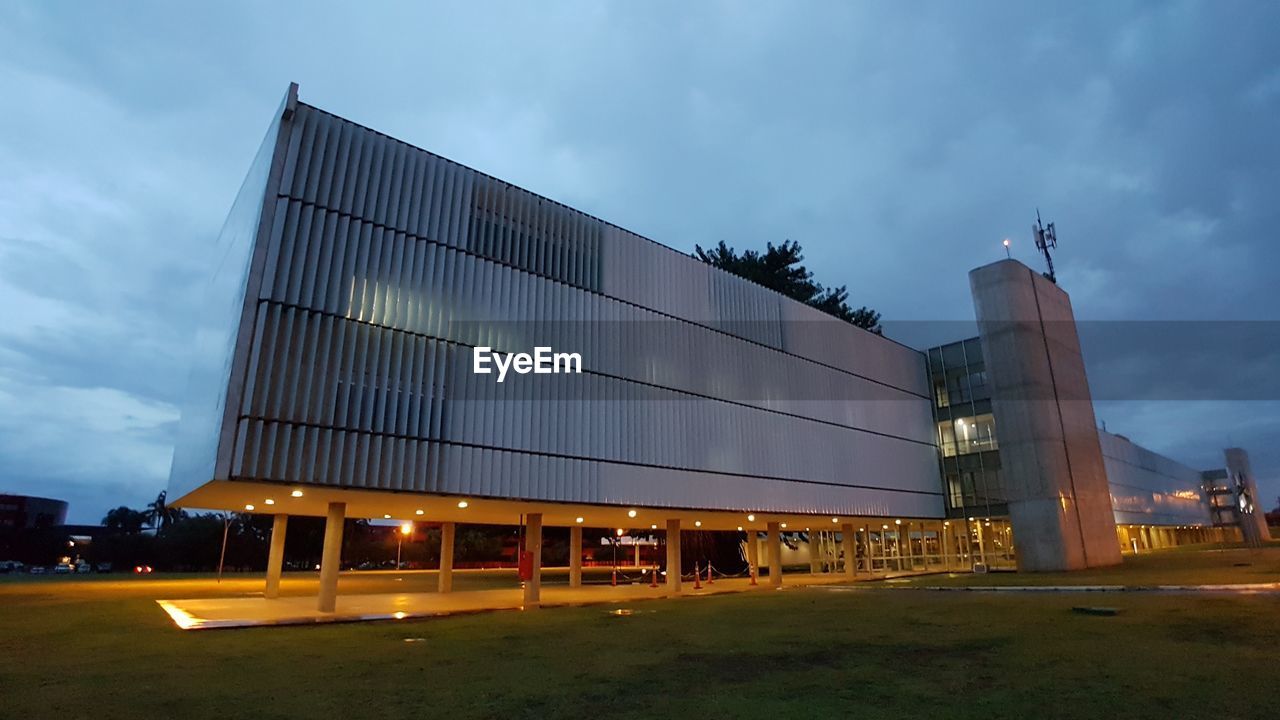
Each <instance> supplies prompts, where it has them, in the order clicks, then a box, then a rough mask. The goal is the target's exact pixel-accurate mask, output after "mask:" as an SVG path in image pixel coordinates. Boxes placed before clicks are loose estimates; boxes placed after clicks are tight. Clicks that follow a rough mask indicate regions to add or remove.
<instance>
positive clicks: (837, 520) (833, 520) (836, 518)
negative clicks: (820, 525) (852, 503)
mask: <svg viewBox="0 0 1280 720" xmlns="http://www.w3.org/2000/svg"><path fill="white" fill-rule="evenodd" d="M831 522H840V518H838V517H834V518H831Z"/></svg>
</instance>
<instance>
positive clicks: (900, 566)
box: [893, 523, 907, 572]
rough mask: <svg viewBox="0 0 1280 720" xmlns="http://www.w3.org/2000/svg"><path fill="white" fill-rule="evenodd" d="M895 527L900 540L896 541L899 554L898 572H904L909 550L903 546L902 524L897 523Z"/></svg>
mask: <svg viewBox="0 0 1280 720" xmlns="http://www.w3.org/2000/svg"><path fill="white" fill-rule="evenodd" d="M893 527H894V529H895V531H896V532H897V534H898V542H896V543H894V545H895V549H896V550H897V555H898V572H902V570H903V568H904V567H905V566H906V562H905V560H906V555H907V551H906V550H905V549H904V548H903V547H902V526H901V525H898V524H896V523H895V524H894V526H893Z"/></svg>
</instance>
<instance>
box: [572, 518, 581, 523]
mask: <svg viewBox="0 0 1280 720" xmlns="http://www.w3.org/2000/svg"><path fill="white" fill-rule="evenodd" d="M573 521H574V522H576V523H581V522H582V518H574V519H573Z"/></svg>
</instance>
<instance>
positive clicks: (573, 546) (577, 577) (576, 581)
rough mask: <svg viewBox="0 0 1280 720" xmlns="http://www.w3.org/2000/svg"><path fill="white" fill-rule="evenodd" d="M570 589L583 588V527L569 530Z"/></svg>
mask: <svg viewBox="0 0 1280 720" xmlns="http://www.w3.org/2000/svg"><path fill="white" fill-rule="evenodd" d="M569 587H571V588H576V587H582V526H581V525H574V526H573V527H571V528H569Z"/></svg>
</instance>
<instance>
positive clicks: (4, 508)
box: [0, 495, 67, 530]
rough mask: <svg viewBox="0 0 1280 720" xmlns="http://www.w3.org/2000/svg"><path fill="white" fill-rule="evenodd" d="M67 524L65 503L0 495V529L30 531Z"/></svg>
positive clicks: (46, 499) (24, 496)
mask: <svg viewBox="0 0 1280 720" xmlns="http://www.w3.org/2000/svg"><path fill="white" fill-rule="evenodd" d="M66 523H67V501H66V500H54V499H52V498H42V497H34V496H31V495H0V528H16V529H18V530H24V529H25V530H30V529H34V528H51V527H58V526H60V525H65V524H66Z"/></svg>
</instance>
